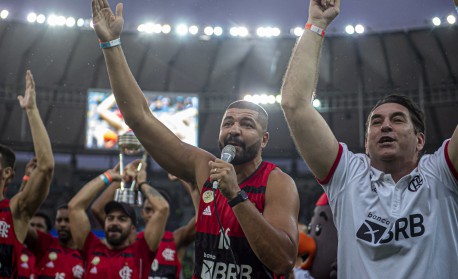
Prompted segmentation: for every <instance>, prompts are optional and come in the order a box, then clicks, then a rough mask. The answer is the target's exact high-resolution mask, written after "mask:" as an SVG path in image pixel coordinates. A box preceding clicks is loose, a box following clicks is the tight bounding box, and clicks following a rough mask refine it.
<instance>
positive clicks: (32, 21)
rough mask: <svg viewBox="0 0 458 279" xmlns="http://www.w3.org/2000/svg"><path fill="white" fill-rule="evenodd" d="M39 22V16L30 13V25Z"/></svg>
mask: <svg viewBox="0 0 458 279" xmlns="http://www.w3.org/2000/svg"><path fill="white" fill-rule="evenodd" d="M36 20H37V14H36V13H29V14H28V15H27V21H28V22H30V23H34V22H35V21H36Z"/></svg>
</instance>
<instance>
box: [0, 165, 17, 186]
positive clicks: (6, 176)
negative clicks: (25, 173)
mask: <svg viewBox="0 0 458 279" xmlns="http://www.w3.org/2000/svg"><path fill="white" fill-rule="evenodd" d="M2 178H3V180H4V181H5V185H8V184H9V183H11V180H13V178H14V170H13V168H12V167H7V168H5V169H4V170H3V172H2Z"/></svg>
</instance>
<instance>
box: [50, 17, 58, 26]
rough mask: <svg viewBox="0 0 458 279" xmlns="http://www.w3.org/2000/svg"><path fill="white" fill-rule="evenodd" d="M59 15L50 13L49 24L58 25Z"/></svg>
mask: <svg viewBox="0 0 458 279" xmlns="http://www.w3.org/2000/svg"><path fill="white" fill-rule="evenodd" d="M57 19H58V18H57V16H56V15H50V16H48V21H47V22H48V25H50V26H56V25H57Z"/></svg>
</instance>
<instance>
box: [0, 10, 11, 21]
mask: <svg viewBox="0 0 458 279" xmlns="http://www.w3.org/2000/svg"><path fill="white" fill-rule="evenodd" d="M9 14H10V12H8V10H2V11H1V12H0V17H1V18H2V19H6V18H7V17H8V15H9Z"/></svg>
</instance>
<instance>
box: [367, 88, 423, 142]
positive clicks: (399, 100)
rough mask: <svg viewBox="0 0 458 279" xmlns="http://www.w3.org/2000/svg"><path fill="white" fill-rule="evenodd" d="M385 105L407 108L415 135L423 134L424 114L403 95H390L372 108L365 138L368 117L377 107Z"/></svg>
mask: <svg viewBox="0 0 458 279" xmlns="http://www.w3.org/2000/svg"><path fill="white" fill-rule="evenodd" d="M387 103H396V104H400V105H401V106H403V107H405V108H407V110H408V111H409V114H410V119H411V120H412V123H413V126H414V129H415V133H419V132H420V133H423V134H425V132H426V124H425V114H424V112H423V110H422V109H421V108H420V107H419V106H418V105H417V104H416V103H415V102H414V101H413V100H412V99H410V98H408V97H406V96H403V95H398V94H392V95H389V96H386V97H384V98H383V99H381V100H379V101H378V102H377V104H375V106H374V107H373V108H372V110H371V112H370V113H369V116H368V117H367V120H366V136H367V129H368V127H369V123H370V117H371V114H372V112H373V111H374V110H375V109H376V108H378V107H379V106H381V105H383V104H387Z"/></svg>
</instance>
